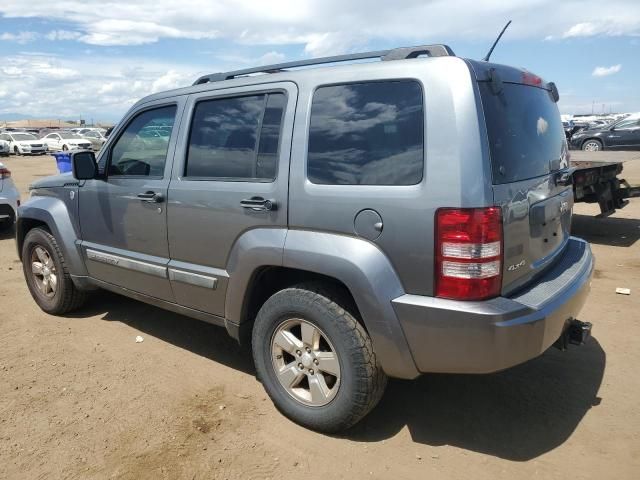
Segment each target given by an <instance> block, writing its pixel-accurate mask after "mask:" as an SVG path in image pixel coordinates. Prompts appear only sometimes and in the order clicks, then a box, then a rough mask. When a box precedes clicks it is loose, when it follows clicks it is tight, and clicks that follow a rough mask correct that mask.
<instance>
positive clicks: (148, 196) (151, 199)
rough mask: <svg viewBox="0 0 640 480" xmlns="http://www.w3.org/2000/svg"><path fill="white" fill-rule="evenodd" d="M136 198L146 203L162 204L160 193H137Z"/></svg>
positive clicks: (162, 198) (162, 197)
mask: <svg viewBox="0 0 640 480" xmlns="http://www.w3.org/2000/svg"><path fill="white" fill-rule="evenodd" d="M138 198H139V199H140V200H141V201H143V202H147V203H162V202H164V195H162V194H161V193H156V192H151V191H150V192H144V193H139V194H138Z"/></svg>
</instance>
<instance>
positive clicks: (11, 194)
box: [0, 163, 20, 232]
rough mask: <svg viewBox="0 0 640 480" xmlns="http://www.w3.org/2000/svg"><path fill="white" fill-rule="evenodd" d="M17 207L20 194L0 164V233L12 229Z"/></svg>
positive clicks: (8, 172) (7, 172)
mask: <svg viewBox="0 0 640 480" xmlns="http://www.w3.org/2000/svg"><path fill="white" fill-rule="evenodd" d="M19 206H20V193H19V192H18V189H17V188H16V186H15V185H14V184H13V180H11V172H10V171H9V169H8V168H7V167H5V166H4V164H3V163H0V232H2V231H6V230H8V229H10V228H11V227H13V224H14V223H15V221H16V215H17V212H18V207H19Z"/></svg>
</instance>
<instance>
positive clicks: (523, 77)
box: [478, 67, 560, 103]
mask: <svg viewBox="0 0 640 480" xmlns="http://www.w3.org/2000/svg"><path fill="white" fill-rule="evenodd" d="M506 68H508V69H509V71H508V73H509V75H508V76H507V79H503V76H502V73H503V72H504V70H505V69H504V68H503V69H498V68H496V67H491V68H489V69H488V70H487V74H486V77H485V78H484V79H481V78H478V81H485V82H489V83H490V84H491V91H492V92H493V94H494V95H498V94H499V93H500V92H501V91H502V88H503V82H505V83H519V84H522V85H531V86H533V87H538V88H544V89H545V90H547V91H548V92H549V95H550V96H551V99H552V100H553V101H554V102H555V103H558V100H560V93H559V92H558V87H556V84H555V83H554V82H549V83H545V82H544V80H542V78H541V77H539V76H537V75H535V74H533V73H531V72H528V71H527V70H517V69H515V68H511V67H506ZM514 71H516V72H519V73H520V76H519V78H518V76H517V75H514Z"/></svg>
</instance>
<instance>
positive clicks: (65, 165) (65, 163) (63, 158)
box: [51, 152, 71, 173]
mask: <svg viewBox="0 0 640 480" xmlns="http://www.w3.org/2000/svg"><path fill="white" fill-rule="evenodd" d="M51 155H53V156H54V157H55V159H56V163H57V164H58V171H59V172H60V173H66V172H70V171H71V157H70V156H69V154H68V153H64V152H58V153H52V154H51Z"/></svg>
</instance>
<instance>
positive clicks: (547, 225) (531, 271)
mask: <svg viewBox="0 0 640 480" xmlns="http://www.w3.org/2000/svg"><path fill="white" fill-rule="evenodd" d="M532 78H533V79H536V80H539V79H538V77H534V76H531V75H530V74H526V73H525V74H523V79H528V80H531V79H532ZM535 83H536V84H537V85H539V86H536V85H530V84H524V83H509V82H503V83H502V82H499V83H497V84H496V83H494V84H492V83H491V82H489V81H480V82H479V87H480V95H481V99H482V105H483V109H484V116H485V121H486V127H487V136H488V140H489V149H490V155H491V163H492V174H493V184H494V187H493V189H494V200H495V203H496V205H500V206H501V207H502V212H503V223H504V266H503V294H508V293H509V292H511V291H513V290H515V289H516V288H518V287H520V286H522V285H524V284H525V283H527V281H529V280H530V279H532V278H533V277H534V276H535V275H536V274H537V273H539V272H541V271H542V270H543V269H545V268H546V267H547V266H549V265H550V264H552V263H553V262H554V259H555V258H556V257H558V255H559V254H560V253H561V252H562V250H563V248H564V247H565V245H566V243H567V241H568V239H569V236H570V228H571V210H572V207H573V192H572V187H571V185H570V184H569V185H567V182H565V181H564V180H565V179H564V178H563V176H565V177H566V176H569V171H568V158H567V145H566V139H565V135H564V131H563V128H562V122H561V120H560V114H559V112H558V108H557V106H556V103H555V102H554V100H553V98H552V95H551V92H550V91H549V90H547V89H546V88H543V87H542V85H543V84H542V82H541V81H540V82H535ZM496 91H498V93H496Z"/></svg>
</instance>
